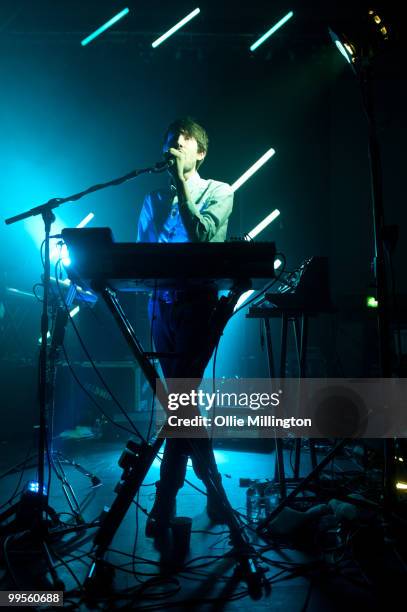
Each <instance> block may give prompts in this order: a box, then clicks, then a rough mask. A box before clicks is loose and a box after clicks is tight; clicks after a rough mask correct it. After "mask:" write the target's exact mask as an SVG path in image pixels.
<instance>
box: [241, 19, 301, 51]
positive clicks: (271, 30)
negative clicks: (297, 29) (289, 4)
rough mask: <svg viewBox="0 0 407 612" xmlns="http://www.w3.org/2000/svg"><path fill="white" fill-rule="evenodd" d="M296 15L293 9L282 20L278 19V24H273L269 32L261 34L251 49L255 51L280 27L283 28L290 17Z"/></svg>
mask: <svg viewBox="0 0 407 612" xmlns="http://www.w3.org/2000/svg"><path fill="white" fill-rule="evenodd" d="M293 15H294V13H293V12H292V11H290V12H289V13H287V15H284V17H282V18H281V19H280V21H278V22H277V23H276V24H274V25H273V27H272V28H270V29H269V30H267V32H265V34H263V36H260V38H259V39H258V40H256V42H254V43H253V44H252V45H251V47H250V51H255V50H256V49H258V47H260V45H262V44H263V43H264V42H265V41H266V40H267V39H268V38H270V36H271V35H272V34H274V32H276V31H277V30H278V29H279V28H281V26H283V25H284V24H285V23H286V22H287V21H288V20H289V19H291V17H292V16H293Z"/></svg>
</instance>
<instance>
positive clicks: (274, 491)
mask: <svg viewBox="0 0 407 612" xmlns="http://www.w3.org/2000/svg"><path fill="white" fill-rule="evenodd" d="M280 501H281V496H280V487H279V485H278V484H276V483H273V484H271V485H269V486H268V487H267V488H266V490H265V491H264V506H265V510H266V516H267V515H268V514H270V512H272V511H273V510H274V508H276V507H277V506H278V505H279V503H280Z"/></svg>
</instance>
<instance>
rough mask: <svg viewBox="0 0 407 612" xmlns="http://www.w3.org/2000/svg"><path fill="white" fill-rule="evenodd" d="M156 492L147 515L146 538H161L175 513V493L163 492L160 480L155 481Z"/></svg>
mask: <svg viewBox="0 0 407 612" xmlns="http://www.w3.org/2000/svg"><path fill="white" fill-rule="evenodd" d="M155 486H156V489H157V490H156V494H155V500H154V504H153V507H152V508H151V510H150V513H149V515H148V517H147V522H146V529H145V534H146V537H147V538H161V537H162V536H163V535H165V531H167V530H168V529H169V527H170V522H171V520H172V519H173V518H174V517H175V515H176V501H175V497H176V493H175V494H174V493H173V494H169V493H168V492H164V491H163V490H162V487H161V485H160V482H156V483H155Z"/></svg>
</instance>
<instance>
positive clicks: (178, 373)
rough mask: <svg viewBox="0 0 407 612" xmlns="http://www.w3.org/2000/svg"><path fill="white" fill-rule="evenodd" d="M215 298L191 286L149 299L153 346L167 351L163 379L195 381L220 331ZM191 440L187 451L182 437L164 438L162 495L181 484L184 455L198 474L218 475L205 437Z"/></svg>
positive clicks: (207, 292) (161, 360)
mask: <svg viewBox="0 0 407 612" xmlns="http://www.w3.org/2000/svg"><path fill="white" fill-rule="evenodd" d="M217 303H218V302H217V294H216V292H215V291H212V290H210V291H202V292H200V291H196V292H194V293H192V295H191V294H189V295H187V296H186V297H185V298H181V299H179V300H178V301H175V302H171V303H166V302H165V301H163V300H162V299H152V300H150V302H149V318H150V322H151V325H152V335H153V339H154V344H155V348H156V351H157V352H159V353H173V355H171V356H166V357H161V358H160V364H161V368H162V370H163V374H164V377H165V379H171V378H174V379H175V378H177V379H191V378H193V379H196V380H197V385H199V383H200V381H201V379H202V377H203V374H204V371H205V368H206V366H207V365H208V362H209V360H210V358H211V355H212V352H213V350H214V348H215V346H216V344H217V342H218V340H219V334H220V331H219V329H218V326H217V324H216V319H215V308H216V306H217ZM179 384H180V385H182V382H181V381H180V382H179ZM178 389H179V386H178ZM193 446H194V452H191V446H190V443H189V441H188V440H187V439H183V438H167V440H166V443H165V449H164V455H163V460H162V462H161V468H160V487H161V490H164V491H165V493H167V494H168V495H175V494H176V492H177V491H178V489H180V488H181V487H182V486H183V484H184V480H185V475H186V468H187V462H188V457H189V456H190V457H191V460H192V465H193V468H194V471H195V473H196V475H197V476H198V478H201V480H204V481H206V477H205V473H206V470H207V469H208V468H209V469H210V471H211V474H212V477H215V478H219V474H218V470H217V466H216V462H215V459H214V456H213V450H212V443H211V441H210V440H209V439H208V438H195V439H194V440H193ZM204 470H205V471H204Z"/></svg>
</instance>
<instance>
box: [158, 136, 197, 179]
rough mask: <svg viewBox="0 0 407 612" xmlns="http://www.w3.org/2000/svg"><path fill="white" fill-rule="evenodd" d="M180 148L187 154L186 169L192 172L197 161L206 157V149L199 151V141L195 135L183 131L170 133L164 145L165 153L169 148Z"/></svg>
mask: <svg viewBox="0 0 407 612" xmlns="http://www.w3.org/2000/svg"><path fill="white" fill-rule="evenodd" d="M170 148H173V149H178V150H179V151H183V153H184V154H185V171H186V172H191V170H195V168H196V162H197V161H200V160H202V159H203V158H204V157H205V151H198V143H197V141H196V140H195V138H194V137H193V136H189V135H188V134H184V133H182V132H177V133H171V132H170V133H169V134H168V138H167V141H166V143H165V145H164V153H166V152H167V151H168V149H170Z"/></svg>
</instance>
